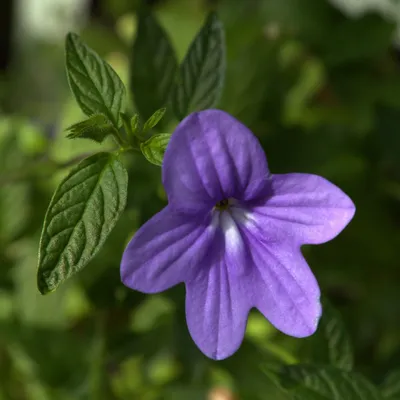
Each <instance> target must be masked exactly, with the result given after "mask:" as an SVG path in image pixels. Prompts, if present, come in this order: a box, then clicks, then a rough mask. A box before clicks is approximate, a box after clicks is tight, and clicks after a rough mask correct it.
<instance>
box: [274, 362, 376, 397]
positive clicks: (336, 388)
mask: <svg viewBox="0 0 400 400" xmlns="http://www.w3.org/2000/svg"><path fill="white" fill-rule="evenodd" d="M281 382H282V384H283V386H285V387H286V388H288V389H291V391H292V393H293V394H294V395H295V398H296V399H297V400H342V399H346V400H382V396H381V395H380V393H379V390H378V389H377V388H376V387H375V386H374V385H373V384H372V383H370V382H369V381H368V380H367V379H366V378H364V377H363V376H362V375H360V374H357V373H354V372H346V371H342V370H340V369H337V368H334V367H320V366H314V365H301V364H300V365H292V366H286V367H284V368H283V370H282V373H281Z"/></svg>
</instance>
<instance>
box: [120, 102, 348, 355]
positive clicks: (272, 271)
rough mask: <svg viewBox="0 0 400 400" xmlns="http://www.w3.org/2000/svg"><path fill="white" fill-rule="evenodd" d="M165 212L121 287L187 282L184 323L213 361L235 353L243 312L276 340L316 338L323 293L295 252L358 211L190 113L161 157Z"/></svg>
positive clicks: (226, 129)
mask: <svg viewBox="0 0 400 400" xmlns="http://www.w3.org/2000/svg"><path fill="white" fill-rule="evenodd" d="M162 180H163V184H164V187H165V190H166V193H167V195H168V205H167V206H166V207H165V208H164V209H163V210H162V211H161V212H159V213H158V214H156V215H155V216H154V217H153V218H151V219H150V220H149V221H148V222H147V223H145V224H144V225H143V226H142V227H141V228H140V229H139V230H138V231H137V233H136V234H135V235H134V237H133V238H132V240H131V241H130V243H129V244H128V246H127V248H126V250H125V252H124V255H123V258H122V264H121V277H122V281H123V283H124V284H125V285H126V286H128V287H130V288H132V289H135V290H138V291H141V292H144V293H156V292H161V291H164V290H166V289H168V288H170V287H171V286H174V285H176V284H178V283H181V282H184V283H185V285H186V319H187V324H188V327H189V331H190V333H191V336H192V338H193V340H194V341H195V343H196V344H197V346H198V347H199V348H200V350H201V351H202V352H203V353H205V354H206V355H207V356H208V357H211V358H213V359H223V358H226V357H228V356H230V355H232V354H233V353H234V352H235V351H236V350H237V349H238V348H239V346H240V344H241V342H242V340H243V336H244V332H245V329H246V323H247V317H248V314H249V311H250V309H252V308H253V307H255V308H257V309H258V310H259V311H260V312H261V313H262V314H263V315H264V316H265V317H266V318H267V319H268V320H269V321H270V322H271V323H272V324H273V325H274V326H275V327H276V328H278V329H279V330H281V331H282V332H284V333H286V334H288V335H291V336H295V337H305V336H309V335H311V334H313V333H314V332H315V330H316V328H317V325H318V321H319V318H320V316H321V304H320V290H319V287H318V284H317V281H316V279H315V277H314V275H313V273H312V272H311V270H310V268H309V266H308V265H307V262H306V261H305V259H304V258H303V256H302V254H301V251H300V246H301V245H303V244H318V243H324V242H326V241H328V240H331V239H333V238H334V237H335V236H336V235H338V234H339V233H340V232H341V231H342V229H343V228H344V227H345V226H346V225H347V224H348V223H349V221H350V220H351V219H352V217H353V215H354V212H355V207H354V204H353V202H352V201H351V200H350V198H349V197H348V196H347V195H346V194H344V193H343V192H342V191H341V190H340V189H339V188H338V187H336V186H335V185H333V184H332V183H330V182H328V181H327V180H325V179H324V178H322V177H319V176H316V175H309V174H302V173H293V174H283V175H274V174H271V173H270V172H269V170H268V166H267V160H266V157H265V154H264V151H263V149H262V147H261V145H260V143H259V142H258V140H257V138H256V137H255V136H254V135H253V134H252V132H250V131H249V130H248V129H247V128H246V127H245V126H244V125H242V124H241V123H240V122H239V121H237V120H236V119H234V118H233V117H232V116H230V115H229V114H227V113H225V112H223V111H219V110H206V111H201V112H197V113H193V114H191V115H189V116H188V117H187V118H186V119H184V120H183V121H182V122H181V123H180V124H179V125H178V127H177V128H176V130H175V132H174V133H173V135H172V137H171V140H170V143H169V144H168V147H167V150H166V152H165V156H164V161H163V165H162Z"/></svg>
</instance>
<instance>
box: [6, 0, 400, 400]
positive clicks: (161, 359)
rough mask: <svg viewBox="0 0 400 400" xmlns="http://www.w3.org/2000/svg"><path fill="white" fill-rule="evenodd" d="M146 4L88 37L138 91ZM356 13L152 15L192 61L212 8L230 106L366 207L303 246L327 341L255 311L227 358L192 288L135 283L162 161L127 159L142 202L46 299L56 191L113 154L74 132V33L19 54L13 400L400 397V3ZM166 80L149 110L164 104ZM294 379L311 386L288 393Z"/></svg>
mask: <svg viewBox="0 0 400 400" xmlns="http://www.w3.org/2000/svg"><path fill="white" fill-rule="evenodd" d="M137 3H138V2H137ZM137 3H135V2H132V1H128V0H118V1H116V0H103V1H102V2H100V3H99V8H98V9H97V11H96V13H94V15H92V17H91V18H89V19H88V20H87V21H86V22H82V23H81V27H82V30H81V34H82V37H83V38H84V40H85V41H86V42H87V43H88V44H89V45H90V46H91V47H92V48H93V49H95V50H96V51H97V52H98V53H99V54H100V55H101V56H102V57H104V58H105V59H106V60H107V61H108V62H109V63H110V64H111V65H112V66H113V67H114V69H115V70H116V71H117V72H118V74H119V75H120V77H121V79H122V80H123V81H124V83H125V84H126V86H127V87H129V86H130V81H131V80H130V76H131V70H130V68H131V66H132V65H134V64H135V63H140V58H139V57H138V58H135V54H140V55H142V54H143V56H141V57H143V60H144V61H143V63H145V62H146V61H145V60H146V59H145V56H146V50H147V53H148V55H150V56H151V55H154V53H152V52H154V51H156V49H152V48H148V49H146V48H143V46H142V47H141V46H139V45H136V47H134V45H133V40H134V37H135V35H136V32H137V28H138V24H137V10H138V4H137ZM342 3H344V2H342V1H339V0H337V1H333V0H332V2H328V1H325V0H324V1H321V0H301V1H300V0H285V1H281V0H269V1H262V0H251V1H244V0H243V1H239V0H237V1H233V0H221V1H204V0H197V1H186V0H165V1H161V2H156V4H154V5H153V6H152V8H153V12H154V15H155V17H156V18H157V19H158V21H159V22H160V23H161V25H162V26H163V28H164V29H165V31H166V32H167V34H168V35H169V37H170V39H171V41H172V43H173V46H174V49H175V52H176V54H177V57H178V61H179V62H182V60H183V58H184V56H185V54H186V51H187V49H188V46H189V44H190V42H191V40H192V39H193V37H194V36H195V34H196V33H197V32H198V30H199V29H200V27H201V25H202V23H203V21H204V19H205V17H206V15H207V14H208V12H209V11H210V10H211V9H215V10H217V12H218V15H219V18H220V20H221V21H222V22H223V24H224V27H225V35H226V43H227V54H226V57H227V73H226V76H225V86H224V92H223V96H222V98H221V100H220V102H219V108H222V109H225V110H227V111H228V112H230V113H232V114H233V115H235V116H236V117H237V118H239V119H240V120H242V121H243V122H244V123H245V124H247V125H248V126H249V127H250V128H251V129H252V130H253V131H254V132H255V133H256V134H257V135H258V136H259V139H260V141H261V143H262V144H263V146H264V148H265V150H266V153H267V156H268V160H269V165H270V168H271V170H272V171H273V172H275V173H284V172H294V171H297V172H309V173H315V174H320V175H323V176H325V177H326V178H328V179H330V180H331V181H333V182H335V183H336V184H337V185H339V186H340V187H341V188H343V189H344V190H345V191H346V192H347V193H348V194H349V195H350V197H351V198H352V199H353V200H354V202H355V203H356V206H357V213H356V216H355V219H354V220H353V222H352V223H351V224H350V226H349V227H348V228H347V229H346V230H345V231H344V232H343V234H342V235H341V236H339V237H338V238H337V239H335V240H334V241H333V242H331V243H328V244H325V245H322V246H318V247H311V246H309V247H306V248H304V249H303V251H304V254H305V255H306V257H307V259H308V261H309V263H310V265H311V267H312V269H313V271H314V272H315V274H316V276H317V278H318V280H319V282H320V285H321V288H322V291H323V293H324V295H325V297H326V298H329V301H330V304H327V305H326V307H325V310H326V312H325V316H324V319H323V321H322V322H321V325H320V328H319V331H318V333H317V334H316V335H315V336H314V337H312V338H310V339H305V340H299V339H294V338H289V337H286V336H284V335H283V334H280V333H278V332H277V331H276V330H275V329H274V328H272V327H271V326H270V325H269V324H268V322H267V321H265V320H264V319H263V318H261V317H260V315H259V314H258V313H256V312H254V313H253V314H252V315H251V316H250V319H249V323H248V329H247V332H246V339H245V342H244V344H243V346H242V347H241V349H240V350H239V351H238V353H237V354H235V355H234V356H233V357H231V358H229V359H227V360H225V361H223V362H212V361H211V360H208V359H206V358H205V357H204V356H203V355H202V354H201V353H200V351H199V350H198V349H197V348H196V347H195V345H194V344H193V342H192V341H191V339H190V337H189V334H188V332H187V327H186V324H185V318H184V289H183V287H177V288H174V289H172V290H169V291H167V292H165V293H163V294H160V295H151V296H150V295H146V296H145V295H142V294H140V293H137V292H133V291H130V290H128V289H127V288H125V287H124V286H123V285H122V284H121V282H120V276H119V263H120V259H121V255H122V251H123V249H124V247H125V245H126V243H127V241H128V240H129V238H130V237H131V236H132V234H133V233H134V232H135V230H136V229H137V228H138V227H139V226H140V225H141V224H143V223H144V222H145V221H146V220H147V219H149V218H150V217H151V216H152V215H153V214H154V213H156V212H157V211H158V210H160V209H161V208H162V207H163V206H164V205H165V202H166V199H165V194H164V192H163V188H162V186H161V183H160V168H159V167H157V166H155V165H152V164H150V163H148V162H147V161H146V159H145V158H144V157H143V156H141V155H140V154H137V155H129V156H127V157H126V158H125V165H126V166H127V167H128V169H129V186H128V188H129V189H128V201H127V208H126V210H125V212H124V215H123V217H122V218H121V219H120V220H119V222H118V223H117V226H116V228H115V229H114V230H113V232H112V234H111V236H110V237H109V238H108V240H107V241H106V243H105V246H104V247H103V249H102V250H101V251H100V252H99V253H98V254H97V255H96V257H95V259H94V260H93V261H92V262H91V263H90V264H89V265H88V266H87V267H86V268H85V269H84V270H82V271H81V273H79V274H78V275H75V276H74V277H73V278H72V279H70V280H69V281H68V282H67V283H65V284H63V285H62V286H60V288H59V289H58V290H57V291H56V292H55V293H53V294H50V295H48V296H44V297H43V296H42V295H40V294H39V292H38V291H37V288H36V268H37V249H38V243H39V237H40V232H41V228H42V224H43V219H44V215H45V212H46V208H47V206H48V204H49V202H50V198H51V195H52V193H53V191H54V189H55V188H56V186H57V185H58V183H59V182H60V181H61V180H62V179H63V178H64V177H65V176H66V174H67V171H68V168H69V169H70V167H71V166H72V165H74V164H75V162H77V161H79V160H80V159H81V158H82V156H83V155H84V156H86V155H88V154H91V153H93V152H95V151H100V149H102V150H104V149H107V147H108V146H112V143H111V142H110V143H109V142H106V144H103V145H102V147H100V145H99V144H97V143H95V142H91V141H84V140H70V139H67V138H66V136H67V133H66V131H65V129H66V128H68V127H69V126H71V125H72V124H74V123H76V122H78V121H80V120H82V119H83V118H84V115H83V114H82V113H81V111H80V110H79V108H78V106H77V105H76V104H75V103H74V100H73V98H72V95H71V94H70V92H69V91H68V87H67V79H66V74H65V71H64V70H63V62H64V58H63V46H64V38H63V36H62V35H61V37H60V39H59V40H56V41H54V40H53V38H50V37H42V38H36V39H35V40H30V41H29V43H28V44H29V45H25V46H20V47H19V49H18V51H16V52H15V60H14V62H13V63H11V65H10V68H9V69H8V70H7V71H6V72H5V75H4V77H3V79H2V80H1V82H2V86H0V95H1V97H0V110H2V114H1V117H0V399H1V400H3V399H5V400H9V399H10V400H47V399H51V400H54V399H57V400H58V399H61V400H63V399H71V398H72V399H96V400H97V399H98V400H109V399H110V400H114V399H116V400H117V399H118V400H119V399H121V400H124V399H144V400H152V399H177V400H179V399H206V398H207V396H209V398H210V399H219V398H221V399H227V400H228V399H231V398H234V397H233V396H237V398H239V399H267V398H268V399H276V400H285V399H292V398H296V399H310V400H313V399H316V400H318V399H319V400H322V399H342V398H343V399H349V400H351V399H366V400H369V399H381V398H388V399H392V400H395V399H398V398H400V384H399V381H400V372H399V371H400V297H399V287H400V268H399V261H398V260H399V257H398V249H399V246H398V243H400V229H399V227H400V213H399V210H400V208H399V206H400V134H399V126H400V65H399V61H398V54H397V52H396V49H395V46H396V44H395V43H396V32H397V27H396V21H397V19H396V18H397V17H396V13H395V11H396V10H398V9H397V8H387V9H386V11H385V10H383V8H382V7H381V6H373V5H371V4H372V2H367V1H366V0H362V1H361V0H360V1H358V2H356V0H352V1H351V2H349V3H346V5H345V6H343V4H342ZM355 3H357V4H355ZM395 3H396V2H393V4H395ZM351 4H355V5H354V7H353V9H351V7H350V6H349V5H351ZM360 4H361V6H362V5H363V4H364V6H365V7H364V8H360V7H361V6H360ZM380 4H381V3H380ZM393 4H392V3H391V5H390V7H392V6H393V7H395V5H393ZM357 7H358V8H357ZM388 7H389V6H388ZM360 10H361V11H360ZM388 10H389V11H388ZM143 29H145V27H144V28H143ZM66 30H72V27H71V26H67V27H66ZM50 39H51V40H50ZM135 51H136V53H135ZM28 58H29V59H32V62H31V63H26V62H23V60H26V59H28ZM170 63H171V64H170V65H171V68H176V64H175V63H176V61H174V60H172V61H170ZM28 64H29V65H28ZM168 65H169V64H168ZM49 71H51V72H49ZM158 72H159V71H157V69H156V68H155V69H153V73H154V74H157V73H158ZM132 82H133V83H132V89H133V91H135V85H134V80H132ZM27 85H29V86H27ZM27 87H29V89H30V90H29V91H28V90H27ZM148 87H149V98H148V99H146V98H144V99H143V102H142V104H143V107H144V109H143V111H142V112H143V113H144V114H146V113H147V114H146V117H147V116H150V115H151V113H152V112H153V111H155V109H157V108H159V105H158V104H154V105H153V104H152V103H151V102H152V101H158V100H157V99H156V100H154V98H155V97H154V96H150V92H151V89H152V87H151V82H150V83H149V86H148ZM145 92H146V91H145V90H141V92H140V93H141V96H145ZM129 96H130V97H131V99H132V98H134V93H133V95H132V91H131V93H129ZM160 96H165V93H161V94H160ZM139 111H140V110H139ZM168 112H169V111H168V110H167V114H168ZM166 121H168V118H166ZM173 126H174V123H173V121H171V122H170V124H166V125H165V126H162V128H163V131H162V132H172V129H173ZM298 363H300V364H298ZM307 363H313V364H318V365H324V367H320V368H316V367H315V366H310V365H309V366H304V367H303V366H302V364H307ZM293 364H298V365H296V366H293ZM328 364H329V365H328ZM283 365H285V367H284V369H282V366H283ZM353 369H354V370H356V371H357V374H362V376H361V375H357V376H356V375H353V374H354V373H353V372H349V371H352V370H353ZM396 370H397V371H396ZM326 376H329V377H330V378H329V379H328V381H326V380H325V381H324V379H325V377H326ZM280 378H282V379H280ZM365 379H368V381H370V383H368V382H367V383H365V382H364V380H365ZM332 382H333V386H334V388H333V389H332ZM299 383H300V386H298V384H299ZM293 385H295V386H296V385H297V386H296V387H298V390H297V391H296V392H292V391H291V390H289V391H286V390H285V389H284V388H290V387H293ZM335 385H337V386H338V387H339V389H337V388H336V389H335ZM357 387H362V388H363V389H362V390H361V391H360V390H358V389H357ZM216 388H217V389H218V388H225V389H227V391H226V392H224V391H222V389H218V390H220V391H219V394H218V393H217V391H216V390H217V389H216ZM378 388H379V389H378ZM338 390H339V391H338ZM218 395H219V396H222V397H217V396H218ZM357 396H358V397H357Z"/></svg>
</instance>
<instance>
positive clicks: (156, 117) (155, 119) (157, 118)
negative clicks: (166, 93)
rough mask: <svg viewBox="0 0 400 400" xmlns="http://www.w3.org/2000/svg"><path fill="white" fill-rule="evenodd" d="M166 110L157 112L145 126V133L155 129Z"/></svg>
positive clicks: (161, 109) (162, 109)
mask: <svg viewBox="0 0 400 400" xmlns="http://www.w3.org/2000/svg"><path fill="white" fill-rule="evenodd" d="M165 111H166V108H160V109H159V110H157V111H156V112H155V113H154V114H153V115H152V116H151V117H150V118H149V119H148V120H147V121H146V122H145V124H144V126H143V132H147V131H149V130H150V129H152V128H154V127H155V126H156V125H157V124H158V123H159V122H160V120H161V118H162V117H163V116H164V114H165Z"/></svg>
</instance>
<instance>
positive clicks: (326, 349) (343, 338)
mask: <svg viewBox="0 0 400 400" xmlns="http://www.w3.org/2000/svg"><path fill="white" fill-rule="evenodd" d="M322 303H323V307H322V318H321V321H320V323H319V326H318V330H317V332H316V333H315V334H314V335H312V336H311V337H310V338H307V339H305V340H304V342H303V343H304V353H305V355H307V356H311V357H310V358H311V360H312V362H313V363H318V364H330V365H333V366H335V367H337V368H341V369H343V370H345V371H350V370H351V369H352V368H353V350H352V345H351V341H350V338H349V336H348V333H347V330H346V327H345V326H344V323H343V320H342V317H341V315H340V313H339V312H338V311H337V310H336V309H335V308H334V307H333V306H332V305H331V304H330V303H329V302H328V301H327V299H323V301H322Z"/></svg>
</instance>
